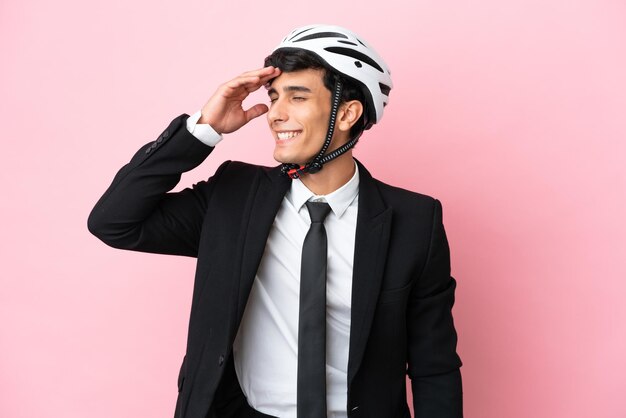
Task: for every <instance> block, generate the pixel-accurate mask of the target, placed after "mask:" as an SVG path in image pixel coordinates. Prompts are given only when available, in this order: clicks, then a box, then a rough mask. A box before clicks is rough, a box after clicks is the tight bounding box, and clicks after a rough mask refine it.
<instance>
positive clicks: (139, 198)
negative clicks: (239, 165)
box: [87, 115, 227, 257]
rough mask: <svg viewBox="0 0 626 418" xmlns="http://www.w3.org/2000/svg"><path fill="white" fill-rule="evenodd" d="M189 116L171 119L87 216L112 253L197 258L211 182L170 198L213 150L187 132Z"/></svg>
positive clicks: (215, 176)
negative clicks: (124, 251) (184, 176)
mask: <svg viewBox="0 0 626 418" xmlns="http://www.w3.org/2000/svg"><path fill="white" fill-rule="evenodd" d="M187 117H188V116H187V115H181V116H179V117H177V118H176V119H174V120H173V121H172V122H171V123H170V125H169V126H168V127H167V128H166V129H165V130H164V131H163V133H161V135H159V137H158V138H157V139H156V140H155V141H153V142H150V143H148V144H146V145H144V146H143V147H142V148H141V149H139V151H138V152H137V153H136V154H135V155H134V156H133V158H132V159H131V160H130V162H129V163H128V164H126V165H125V166H124V167H122V168H121V169H120V171H119V172H118V173H117V175H116V176H115V178H114V179H113V182H112V183H111V185H110V186H109V188H108V189H107V190H106V192H105V193H104V195H103V196H102V197H101V198H100V200H99V201H98V202H97V203H96V206H95V207H94V208H93V210H92V211H91V214H90V215H89V219H88V222H87V224H88V228H89V231H90V232H91V233H92V234H94V235H95V236H97V237H98V238H99V239H101V240H102V241H103V242H105V243H106V244H108V245H110V246H112V247H115V248H122V249H127V250H135V251H144V252H152V253H160V254H173V255H186V256H192V257H195V256H197V253H198V242H199V237H200V231H201V229H202V223H203V220H204V214H205V212H206V208H207V205H208V199H209V198H210V195H211V188H212V181H211V180H209V181H208V182H200V183H198V184H196V185H194V186H193V187H192V188H187V189H184V190H182V191H180V192H177V193H168V192H169V191H170V190H172V189H173V188H174V186H176V184H177V183H178V182H179V180H180V177H181V174H182V173H184V172H186V171H189V170H191V169H193V168H195V167H197V166H198V165H200V163H202V161H204V160H205V159H206V157H207V156H208V155H209V154H210V153H211V151H212V150H213V148H212V147H210V146H207V145H205V144H203V143H202V142H201V141H199V140H198V139H196V138H195V137H194V136H193V135H192V134H191V133H189V131H188V130H187V129H186V127H185V121H186V119H187ZM226 165H227V163H224V164H223V165H222V167H220V169H218V171H217V172H216V174H215V175H214V176H213V177H212V179H213V180H214V179H217V178H218V177H219V175H220V173H221V171H222V169H223V168H224V167H225V166H226Z"/></svg>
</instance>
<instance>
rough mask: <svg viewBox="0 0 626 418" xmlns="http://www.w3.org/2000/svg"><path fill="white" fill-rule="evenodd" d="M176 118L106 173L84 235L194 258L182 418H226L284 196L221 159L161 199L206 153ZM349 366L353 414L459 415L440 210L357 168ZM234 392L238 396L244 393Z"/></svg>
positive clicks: (284, 182)
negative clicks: (107, 181) (245, 325)
mask: <svg viewBox="0 0 626 418" xmlns="http://www.w3.org/2000/svg"><path fill="white" fill-rule="evenodd" d="M186 117H187V115H182V116H180V117H178V118H176V119H175V120H174V121H172V123H171V124H170V125H169V127H168V128H167V129H166V130H165V131H164V132H163V133H162V134H161V135H160V136H159V137H158V138H157V140H156V141H154V142H152V143H149V144H147V145H145V146H144V147H142V148H141V149H140V150H139V151H138V152H137V154H136V155H135V156H134V157H133V158H132V160H131V161H130V162H129V163H128V164H127V165H126V166H124V167H123V168H122V169H121V170H120V171H119V172H118V174H117V175H116V176H115V179H114V180H113V183H112V184H111V186H110V187H109V188H108V190H107V191H106V192H105V194H104V195H103V196H102V198H101V199H100V200H99V201H98V203H97V204H96V206H95V208H94V209H93V211H92V213H91V215H90V217H89V222H88V224H89V229H90V231H91V232H92V233H94V234H95V235H96V236H98V237H99V238H100V239H101V240H102V241H104V242H105V243H107V244H108V245H111V246H113V247H116V248H123V249H129V250H137V251H146V252H153V253H160V254H176V255H186V256H192V257H197V270H196V275H195V284H194V291H193V300H192V307H191V316H190V321H189V334H188V341H187V350H186V355H185V359H184V361H183V365H182V367H181V372H180V377H179V397H178V402H177V408H176V409H177V411H176V416H177V417H181V418H182V417H184V418H204V417H207V416H209V417H222V416H228V413H226V412H225V410H222V409H220V408H221V405H228V398H229V397H231V396H234V395H232V394H234V393H237V392H238V391H240V389H239V385H238V383H237V379H236V377H235V375H234V372H233V368H232V358H231V357H232V344H233V340H234V338H235V336H236V333H237V329H238V326H239V323H240V321H241V318H242V315H243V312H244V308H245V306H246V301H247V299H248V295H249V292H250V289H251V287H252V283H253V280H254V277H255V274H256V271H257V268H258V266H259V263H260V260H261V257H262V255H263V250H264V247H265V243H266V240H267V236H268V234H269V231H270V228H271V226H272V223H273V221H274V217H275V215H276V213H277V211H278V209H279V206H280V204H281V201H282V199H283V196H284V195H285V193H286V191H287V190H288V188H289V185H290V181H291V180H289V179H288V178H286V177H284V176H281V175H280V170H279V169H278V168H266V167H259V166H254V165H249V164H244V163H240V162H231V161H227V162H225V163H224V164H222V165H221V166H220V167H219V169H218V170H217V171H216V173H215V174H214V175H213V177H211V178H210V179H209V180H208V181H206V182H201V183H198V184H196V185H194V186H193V187H192V188H188V189H185V190H183V191H181V192H178V193H168V192H169V191H170V190H171V189H172V188H173V187H174V186H175V185H176V184H177V183H178V181H179V180H180V176H181V173H183V172H185V171H188V170H191V169H192V168H194V167H196V166H197V165H199V164H200V163H201V162H202V161H203V160H204V159H205V158H206V157H207V156H208V155H209V154H210V152H211V151H212V149H213V148H211V147H208V146H206V145H204V144H202V143H201V142H200V141H198V140H197V139H196V138H194V137H193V136H192V135H191V134H190V133H189V132H188V131H187V129H186V127H185V120H186ZM359 172H360V185H359V204H358V217H357V227H356V246H355V254H354V272H353V278H352V279H353V288H352V310H351V321H352V322H351V329H350V347H349V361H348V388H347V391H348V405H347V410H348V414H349V416H351V417H372V418H386V417H389V418H395V417H408V416H409V412H408V406H407V401H406V387H405V382H406V375H407V374H408V376H409V377H410V379H411V381H412V391H413V400H414V408H415V416H416V417H418V418H425V417H428V418H448V417H449V418H459V417H461V416H462V399H461V398H462V396H461V377H460V372H459V367H460V365H461V362H460V360H459V357H458V355H457V354H456V340H457V337H456V332H455V329H454V325H453V321H452V314H451V309H452V305H453V303H454V290H455V281H454V279H453V278H452V277H450V261H449V259H450V257H449V249H448V243H447V240H446V236H445V232H444V229H443V224H442V214H441V204H440V203H439V201H437V200H435V199H433V198H431V197H428V196H425V195H421V194H417V193H412V192H409V191H406V190H402V189H399V188H395V187H391V186H389V185H386V184H384V183H381V182H379V181H377V180H375V179H373V178H372V177H371V175H370V174H369V173H368V172H367V170H366V169H365V168H364V167H363V166H362V165H361V164H360V163H359ZM239 393H240V392H239Z"/></svg>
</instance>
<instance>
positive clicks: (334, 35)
mask: <svg viewBox="0 0 626 418" xmlns="http://www.w3.org/2000/svg"><path fill="white" fill-rule="evenodd" d="M319 38H343V39H348V37H347V36H346V35H344V34H343V33H339V32H319V33H312V34H310V35H306V36H303V37H302V38H300V39H296V40H294V42H302V41H308V40H310V39H319Z"/></svg>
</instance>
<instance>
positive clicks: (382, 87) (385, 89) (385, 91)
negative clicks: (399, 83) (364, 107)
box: [378, 83, 391, 96]
mask: <svg viewBox="0 0 626 418" xmlns="http://www.w3.org/2000/svg"><path fill="white" fill-rule="evenodd" d="M378 85H379V86H380V92H381V93H382V94H384V95H385V96H389V92H390V91H391V87H389V86H388V85H386V84H383V83H378Z"/></svg>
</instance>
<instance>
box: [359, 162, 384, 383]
mask: <svg viewBox="0 0 626 418" xmlns="http://www.w3.org/2000/svg"><path fill="white" fill-rule="evenodd" d="M357 164H358V166H359V176H360V182H359V211H358V215H357V225H356V241H355V248H354V266H353V273H352V308H351V325H350V354H349V360H348V385H350V383H351V382H352V379H353V378H354V376H355V374H356V372H357V371H358V369H359V366H360V364H361V360H362V358H363V353H364V351H365V345H366V343H367V339H368V336H369V331H370V327H371V324H372V320H373V318H374V311H375V308H376V301H377V299H378V294H379V293H380V288H381V284H382V279H383V274H384V268H385V261H386V259H387V246H388V243H389V231H390V226H391V212H392V211H391V208H390V207H387V206H386V205H385V203H384V202H383V199H382V197H381V196H380V192H379V191H378V188H377V187H376V184H375V183H374V180H373V179H372V176H371V175H370V173H369V172H368V171H367V170H366V169H365V167H363V165H361V163H359V162H358V161H357Z"/></svg>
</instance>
